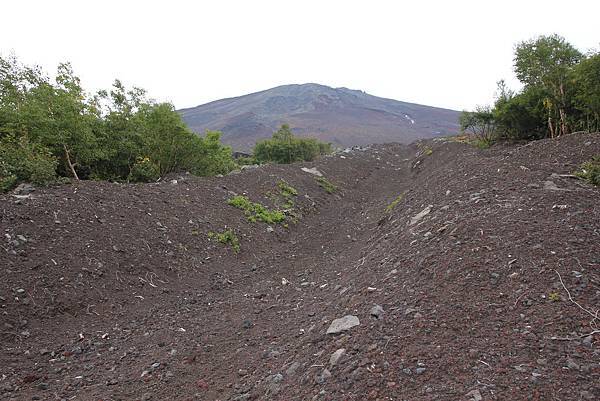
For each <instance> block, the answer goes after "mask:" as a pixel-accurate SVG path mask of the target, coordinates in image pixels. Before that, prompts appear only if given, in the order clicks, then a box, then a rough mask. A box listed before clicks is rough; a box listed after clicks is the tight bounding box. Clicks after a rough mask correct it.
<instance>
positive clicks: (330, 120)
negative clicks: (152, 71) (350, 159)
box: [179, 83, 459, 150]
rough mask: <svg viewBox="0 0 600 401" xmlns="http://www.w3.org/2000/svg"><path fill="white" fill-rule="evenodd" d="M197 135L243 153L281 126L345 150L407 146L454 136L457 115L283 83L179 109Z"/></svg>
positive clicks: (346, 91)
mask: <svg viewBox="0 0 600 401" xmlns="http://www.w3.org/2000/svg"><path fill="white" fill-rule="evenodd" d="M179 113H181V116H182V117H183V120H184V121H185V122H186V123H187V124H188V126H189V127H190V128H191V129H192V130H194V131H195V132H198V133H203V132H204V131H205V130H207V129H211V130H219V131H222V132H223V137H222V139H223V141H224V142H225V143H227V144H230V145H232V146H233V148H234V149H236V150H247V149H250V148H252V147H253V146H254V143H255V142H256V141H257V140H260V139H263V138H269V137H270V136H271V135H272V133H273V132H274V131H275V130H276V129H277V128H278V127H279V126H280V125H281V124H283V123H287V124H289V125H290V126H291V127H292V130H293V132H294V133H295V134H297V135H299V136H312V137H316V138H319V139H321V140H323V141H326V142H331V143H333V144H334V145H337V146H341V147H347V146H353V145H366V144H369V143H387V142H400V143H409V142H412V141H414V140H416V139H420V138H431V137H435V136H440V135H448V134H453V133H456V132H457V130H458V129H459V125H458V116H459V112H458V111H455V110H448V109H442V108H437V107H430V106H423V105H419V104H414V103H406V102H400V101H397V100H392V99H385V98H381V97H377V96H372V95H369V94H367V93H365V92H363V91H360V90H352V89H348V88H331V87H328V86H324V85H319V84H313V83H310V84H303V85H284V86H278V87H276V88H272V89H268V90H265V91H262V92H256V93H251V94H249V95H244V96H239V97H234V98H229V99H222V100H217V101H214V102H210V103H206V104H203V105H200V106H197V107H192V108H188V109H182V110H179Z"/></svg>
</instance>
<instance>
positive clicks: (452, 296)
mask: <svg viewBox="0 0 600 401" xmlns="http://www.w3.org/2000/svg"><path fill="white" fill-rule="evenodd" d="M597 154H600V135H599V134H595V135H574V136H568V137H564V138H561V139H560V140H544V141H538V142H534V143H531V144H528V145H525V146H499V147H494V148H492V149H489V150H478V149H475V148H473V147H470V146H468V145H464V144H460V143H455V142H449V141H445V140H438V141H433V142H424V143H420V144H414V145H411V146H403V145H383V146H374V147H371V148H369V149H354V150H352V151H348V152H345V153H340V154H337V155H335V156H332V157H328V158H325V159H323V160H320V161H318V162H316V163H308V164H305V165H291V166H265V167H260V168H256V169H247V170H245V171H242V172H241V173H238V174H232V175H229V176H226V177H222V178H216V177H215V178H208V179H204V178H202V179H200V178H192V177H176V178H175V180H168V181H166V182H163V183H157V184H144V185H121V184H110V183H98V182H81V183H76V184H73V185H65V186H60V187H55V188H47V189H37V190H35V191H33V192H31V193H25V192H27V191H26V190H25V191H21V192H20V193H19V194H8V195H4V196H1V197H0V208H1V210H2V214H1V217H0V230H2V233H3V236H4V238H3V239H2V240H1V241H2V242H1V244H0V245H1V249H0V268H1V269H2V270H1V271H2V276H1V277H2V280H1V282H0V346H1V348H0V349H1V351H0V399H1V400H13V399H15V400H36V399H37V400H73V399H74V400H105V401H106V400H166V399H173V400H222V401H225V400H230V401H233V400H471V401H479V400H594V399H599V398H600V384H599V383H600V364H599V357H600V351H599V348H598V344H599V343H598V341H599V339H600V332H599V331H598V329H599V326H600V322H599V321H598V319H597V317H598V308H599V307H600V202H599V200H600V189H599V188H595V187H592V186H590V185H588V184H586V183H584V182H582V181H580V180H578V179H575V178H573V177H571V176H570V174H571V173H572V172H573V171H574V170H575V169H576V168H577V166H578V165H579V164H580V163H581V162H583V161H586V160H588V159H590V158H591V157H592V156H593V155H597ZM301 167H306V168H316V170H317V171H318V172H320V173H322V174H323V175H324V177H326V180H327V181H328V182H330V183H332V184H334V185H335V186H336V189H335V190H334V191H333V192H332V193H330V192H331V191H330V192H328V191H327V190H325V189H326V188H327V183H323V182H321V185H319V182H318V180H317V177H316V176H315V175H314V174H312V173H310V172H306V171H303V170H301ZM280 182H285V183H286V184H287V185H289V186H291V187H293V188H295V189H296V190H297V192H298V194H297V195H290V194H288V195H285V194H283V191H282V189H281V188H282V187H283V186H282V185H281V184H279V183H280ZM324 187H325V188H324ZM329 189H331V188H329ZM242 194H245V195H247V196H248V197H249V198H250V199H251V200H252V201H255V202H260V203H262V204H264V205H266V206H269V207H279V208H286V209H288V218H287V220H286V223H285V224H286V225H287V226H285V225H283V224H266V223H263V222H261V221H256V222H251V221H249V220H248V219H247V217H246V216H245V215H244V212H243V211H241V210H239V209H236V208H235V207H233V206H231V205H228V203H227V200H228V199H231V198H232V197H233V196H235V195H242ZM290 199H291V200H292V202H291V203H290V202H289V201H290ZM292 203H293V204H292ZM227 229H230V230H232V231H233V232H234V233H235V234H236V236H237V237H238V238H239V242H240V251H239V252H238V253H236V252H235V250H234V249H233V247H232V246H230V245H229V244H222V243H220V242H219V241H217V240H216V239H215V238H212V239H211V238H210V237H209V233H210V232H215V233H219V232H224V231H225V230H227Z"/></svg>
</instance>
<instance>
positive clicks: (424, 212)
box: [409, 205, 433, 226]
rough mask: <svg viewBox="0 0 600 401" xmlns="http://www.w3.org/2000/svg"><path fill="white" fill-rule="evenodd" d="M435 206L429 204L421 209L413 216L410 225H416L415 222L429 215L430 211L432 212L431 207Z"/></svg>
mask: <svg viewBox="0 0 600 401" xmlns="http://www.w3.org/2000/svg"><path fill="white" fill-rule="evenodd" d="M432 207H433V206H432V205H429V206H427V207H426V208H425V209H423V210H421V211H420V212H419V213H417V214H416V215H415V216H413V217H412V218H411V219H410V223H409V225H411V226H414V225H415V224H417V223H418V222H419V221H421V219H422V218H423V217H425V216H427V215H428V214H429V213H430V212H431V208H432Z"/></svg>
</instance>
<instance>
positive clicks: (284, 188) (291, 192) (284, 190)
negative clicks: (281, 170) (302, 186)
mask: <svg viewBox="0 0 600 401" xmlns="http://www.w3.org/2000/svg"><path fill="white" fill-rule="evenodd" d="M277 187H278V188H279V190H280V193H281V196H285V197H286V198H287V197H290V196H298V191H297V190H296V188H294V187H292V186H291V185H290V184H288V183H287V182H285V181H283V180H281V181H279V182H278V183H277Z"/></svg>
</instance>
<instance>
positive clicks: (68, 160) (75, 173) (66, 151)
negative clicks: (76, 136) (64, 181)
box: [63, 144, 79, 181]
mask: <svg viewBox="0 0 600 401" xmlns="http://www.w3.org/2000/svg"><path fill="white" fill-rule="evenodd" d="M63 149H64V150H65V157H66V159H67V164H68V165H69V168H70V169H71V174H73V178H75V179H76V180H78V181H79V176H78V175H77V172H76V171H75V165H74V164H73V163H71V156H69V149H67V145H64V144H63Z"/></svg>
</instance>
